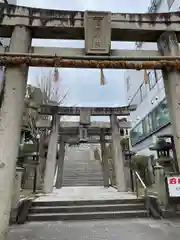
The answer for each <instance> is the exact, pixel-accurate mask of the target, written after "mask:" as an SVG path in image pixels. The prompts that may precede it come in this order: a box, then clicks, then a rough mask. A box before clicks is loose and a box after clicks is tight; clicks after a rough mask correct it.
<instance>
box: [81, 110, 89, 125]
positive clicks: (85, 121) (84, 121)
mask: <svg viewBox="0 0 180 240" xmlns="http://www.w3.org/2000/svg"><path fill="white" fill-rule="evenodd" d="M90 124H91V110H90V109H81V110H80V125H90Z"/></svg>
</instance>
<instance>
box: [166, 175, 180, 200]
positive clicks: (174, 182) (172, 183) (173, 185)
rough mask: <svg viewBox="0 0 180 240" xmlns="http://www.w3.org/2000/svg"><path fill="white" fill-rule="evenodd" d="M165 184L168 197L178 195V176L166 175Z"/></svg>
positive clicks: (179, 191) (179, 193)
mask: <svg viewBox="0 0 180 240" xmlns="http://www.w3.org/2000/svg"><path fill="white" fill-rule="evenodd" d="M167 185H168V190H169V196H170V197H180V176H169V177H167Z"/></svg>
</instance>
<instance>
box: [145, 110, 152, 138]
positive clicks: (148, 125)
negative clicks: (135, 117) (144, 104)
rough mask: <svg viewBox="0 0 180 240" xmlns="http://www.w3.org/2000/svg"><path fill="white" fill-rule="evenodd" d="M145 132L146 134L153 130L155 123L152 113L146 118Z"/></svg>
mask: <svg viewBox="0 0 180 240" xmlns="http://www.w3.org/2000/svg"><path fill="white" fill-rule="evenodd" d="M143 122H144V132H145V135H148V134H150V133H151V132H152V131H153V123H152V114H151V113H150V114H148V115H147V116H146V117H145V118H144V120H143Z"/></svg>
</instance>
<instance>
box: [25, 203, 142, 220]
mask: <svg viewBox="0 0 180 240" xmlns="http://www.w3.org/2000/svg"><path fill="white" fill-rule="evenodd" d="M144 217H147V212H146V209H145V206H144V200H143V199H121V200H93V201H92V200H78V201H52V202H50V201H47V202H46V201H44V202H33V203H32V206H31V208H30V211H29V214H28V221H64V220H95V219H122V218H144Z"/></svg>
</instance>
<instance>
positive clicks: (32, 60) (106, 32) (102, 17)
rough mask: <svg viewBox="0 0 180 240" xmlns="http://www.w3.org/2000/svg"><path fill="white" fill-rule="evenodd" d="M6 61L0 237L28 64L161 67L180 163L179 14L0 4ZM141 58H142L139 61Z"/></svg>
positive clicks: (1, 57) (0, 125) (0, 130)
mask: <svg viewBox="0 0 180 240" xmlns="http://www.w3.org/2000/svg"><path fill="white" fill-rule="evenodd" d="M0 9H1V13H0V36H1V37H8V38H11V43H10V47H9V48H7V49H6V50H5V52H4V49H1V53H0V65H2V66H6V71H5V80H6V81H5V93H4V101H3V104H2V108H1V113H0V114H1V121H0V196H1V197H0V219H1V221H0V234H1V235H0V239H4V238H5V232H6V228H7V226H8V221H9V212H10V205H11V204H10V203H11V192H12V186H13V178H14V172H15V165H16V156H17V154H18V144H19V140H20V126H21V120H22V112H23V107H24V95H25V88H26V83H27V74H28V67H29V66H39V67H42V66H44V67H54V66H55V67H75V68H77V67H79V68H115V69H137V70H141V69H162V71H163V77H164V85H165V90H166V95H167V99H168V104H169V109H170V116H171V123H172V128H173V132H174V139H175V145H176V152H177V160H178V164H179V166H180V123H179V118H180V94H179V93H180V75H179V69H180V56H179V45H178V42H179V41H180V24H179V23H180V13H179V12H174V13H157V14H154V13H147V14H128V13H109V12H78V11H59V10H47V9H35V8H26V7H20V6H12V5H6V4H3V3H1V4H0ZM32 38H40V39H77V40H78V39H79V40H84V39H85V47H84V48H83V49H61V48H47V47H45V48H44V47H32V46H31V41H32ZM111 40H112V41H143V42H157V45H158V49H159V50H158V51H132V50H130V51H129V50H120V49H119V50H112V49H111ZM142 61H143V62H142Z"/></svg>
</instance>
